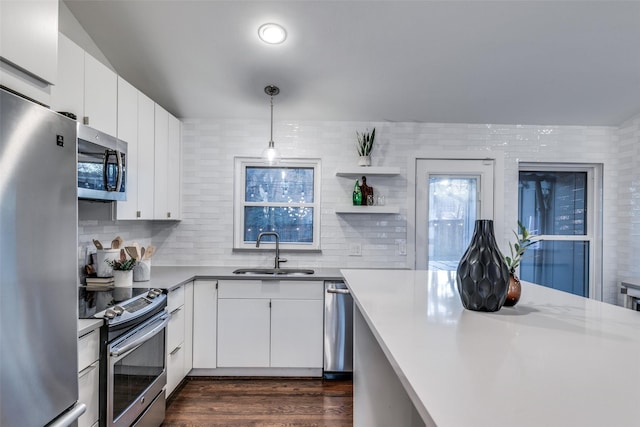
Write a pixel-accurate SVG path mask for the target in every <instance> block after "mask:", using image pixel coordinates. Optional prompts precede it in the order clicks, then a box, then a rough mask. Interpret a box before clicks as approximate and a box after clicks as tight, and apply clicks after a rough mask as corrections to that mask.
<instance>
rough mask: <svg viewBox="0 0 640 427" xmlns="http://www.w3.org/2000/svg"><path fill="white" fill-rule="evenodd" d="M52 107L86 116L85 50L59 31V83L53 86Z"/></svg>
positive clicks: (56, 109) (79, 116) (55, 109)
mask: <svg viewBox="0 0 640 427" xmlns="http://www.w3.org/2000/svg"><path fill="white" fill-rule="evenodd" d="M51 109H52V110H54V111H66V112H69V113H73V114H75V115H76V117H77V120H79V121H80V122H82V117H83V116H84V50H83V49H82V48H81V47H80V46H78V45H77V44H75V43H74V42H72V41H71V40H70V39H69V38H68V37H67V36H65V35H64V34H62V33H58V83H57V84H56V85H55V86H51Z"/></svg>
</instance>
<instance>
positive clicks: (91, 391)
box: [78, 361, 100, 427]
mask: <svg viewBox="0 0 640 427" xmlns="http://www.w3.org/2000/svg"><path fill="white" fill-rule="evenodd" d="M99 364H100V362H99V361H95V362H94V363H93V364H91V365H89V366H88V367H86V368H85V369H83V370H82V371H80V373H79V374H78V401H79V402H80V403H84V404H85V405H87V409H86V411H85V412H84V414H82V416H80V418H79V419H78V427H89V426H92V425H93V424H94V423H95V422H96V421H98V418H99V416H98V409H99V408H98V397H99V393H100V389H99V387H98V385H99V382H100V368H99Z"/></svg>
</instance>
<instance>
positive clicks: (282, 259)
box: [256, 231, 287, 269]
mask: <svg viewBox="0 0 640 427" xmlns="http://www.w3.org/2000/svg"><path fill="white" fill-rule="evenodd" d="M262 236H275V238H276V259H275V263H274V264H273V268H275V269H279V268H280V263H281V262H287V260H286V259H285V258H280V236H279V235H278V233H276V232H275V231H263V232H262V233H260V234H258V239H257V240H256V248H259V247H260V239H262Z"/></svg>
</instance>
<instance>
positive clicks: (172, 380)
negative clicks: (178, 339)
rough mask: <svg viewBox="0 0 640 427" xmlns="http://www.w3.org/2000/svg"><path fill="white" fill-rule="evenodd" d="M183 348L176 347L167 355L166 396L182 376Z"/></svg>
mask: <svg viewBox="0 0 640 427" xmlns="http://www.w3.org/2000/svg"><path fill="white" fill-rule="evenodd" d="M184 353H185V351H184V348H182V347H176V348H174V349H173V350H172V351H171V352H170V353H169V354H168V355H167V397H168V396H169V395H170V394H171V393H172V392H173V390H174V389H175V388H176V387H177V386H178V384H180V381H182V379H183V378H184Z"/></svg>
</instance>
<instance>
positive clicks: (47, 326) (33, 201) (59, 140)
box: [0, 89, 84, 427]
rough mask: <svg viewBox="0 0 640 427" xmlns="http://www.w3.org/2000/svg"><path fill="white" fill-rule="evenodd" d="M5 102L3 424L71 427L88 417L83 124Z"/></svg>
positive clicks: (0, 113) (0, 228) (0, 247)
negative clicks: (82, 274)
mask: <svg viewBox="0 0 640 427" xmlns="http://www.w3.org/2000/svg"><path fill="white" fill-rule="evenodd" d="M0 97H1V98H0V425H1V426H3V427H13V426H44V425H55V426H63V425H72V424H74V423H75V420H76V419H77V417H78V416H80V415H81V414H82V413H83V412H84V405H83V404H79V403H78V356H77V354H78V353H77V322H78V320H77V313H78V302H77V292H78V279H77V276H78V273H77V270H78V267H77V264H78V262H77V245H78V244H77V241H78V239H77V233H78V232H77V225H78V223H77V196H76V186H77V183H76V167H77V166H76V123H75V122H74V121H72V120H70V119H68V118H65V117H63V116H61V115H59V114H57V113H55V112H52V111H50V110H48V109H46V108H44V107H41V106H39V105H36V104H34V103H32V102H29V101H27V100H24V99H22V98H20V97H18V96H16V95H14V94H11V93H9V92H6V91H4V90H1V89H0Z"/></svg>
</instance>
